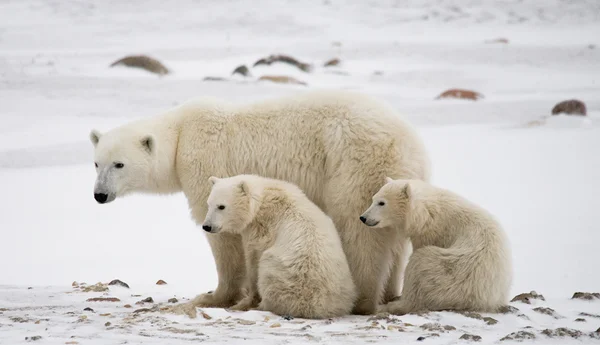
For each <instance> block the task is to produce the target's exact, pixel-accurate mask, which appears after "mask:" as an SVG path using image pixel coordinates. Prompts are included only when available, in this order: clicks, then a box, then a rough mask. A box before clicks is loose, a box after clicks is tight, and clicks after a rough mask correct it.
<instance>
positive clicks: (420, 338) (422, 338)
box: [417, 337, 425, 341]
mask: <svg viewBox="0 0 600 345" xmlns="http://www.w3.org/2000/svg"><path fill="white" fill-rule="evenodd" d="M423 340H425V337H418V338H417V341H423Z"/></svg>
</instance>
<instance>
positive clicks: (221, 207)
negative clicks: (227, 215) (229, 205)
mask: <svg viewBox="0 0 600 345" xmlns="http://www.w3.org/2000/svg"><path fill="white" fill-rule="evenodd" d="M217 208H218V209H219V210H224V209H225V205H219V206H217Z"/></svg>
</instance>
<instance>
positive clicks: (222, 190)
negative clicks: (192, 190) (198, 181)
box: [202, 176, 255, 234]
mask: <svg viewBox="0 0 600 345" xmlns="http://www.w3.org/2000/svg"><path fill="white" fill-rule="evenodd" d="M208 180H209V182H210V183H212V189H211V192H210V195H209V196H208V201H207V204H208V211H207V213H206V218H205V219H204V223H203V224H202V229H204V231H206V232H210V233H213V234H216V233H219V232H231V233H239V232H241V231H242V230H243V229H244V228H246V227H247V226H248V224H250V222H252V219H253V217H254V212H253V208H254V203H255V201H254V200H253V197H252V193H251V190H250V188H251V187H250V185H249V184H248V183H247V181H246V180H244V178H243V176H234V177H229V178H222V179H220V178H217V177H215V176H211V177H210V178H209V179H208Z"/></svg>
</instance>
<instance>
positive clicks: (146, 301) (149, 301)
mask: <svg viewBox="0 0 600 345" xmlns="http://www.w3.org/2000/svg"><path fill="white" fill-rule="evenodd" d="M144 303H154V300H153V299H152V297H146V298H144V299H143V300H141V301H137V302H135V304H138V305H139V304H144Z"/></svg>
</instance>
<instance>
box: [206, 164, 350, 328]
mask: <svg viewBox="0 0 600 345" xmlns="http://www.w3.org/2000/svg"><path fill="white" fill-rule="evenodd" d="M210 181H211V183H213V184H214V186H213V188H212V191H211V193H210V195H209V197H208V202H207V203H208V213H207V215H206V219H205V221H204V224H203V226H204V228H205V230H206V231H209V232H211V233H213V234H214V235H209V236H220V235H221V234H223V233H234V234H239V235H241V237H242V245H243V247H244V254H245V261H246V288H247V295H246V297H245V298H244V299H242V300H241V301H240V302H238V303H237V304H236V305H234V306H233V307H232V308H231V309H233V310H248V309H250V308H256V307H258V309H260V310H265V311H270V312H273V313H275V314H279V315H290V316H293V317H301V318H311V319H322V318H330V317H336V316H342V315H345V314H348V313H350V312H351V311H352V307H353V306H354V300H355V298H356V288H355V286H354V282H353V281H352V275H351V274H350V268H349V267H348V261H347V260H346V256H345V255H344V250H343V249H342V243H341V241H340V238H339V235H338V232H337V230H336V229H335V225H334V224H333V221H332V220H331V218H329V217H328V216H327V215H326V214H325V213H323V211H321V210H320V209H319V207H317V205H315V204H314V203H312V202H311V201H310V200H309V199H308V198H307V197H306V195H304V193H303V192H302V191H301V190H300V189H299V188H298V187H297V186H296V185H294V184H291V183H288V182H284V181H281V180H274V179H267V178H263V177H259V176H256V175H237V176H234V177H230V178H224V179H217V178H215V177H211V178H210ZM259 303H260V306H259V305H258V304H259Z"/></svg>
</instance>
